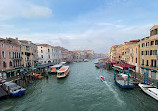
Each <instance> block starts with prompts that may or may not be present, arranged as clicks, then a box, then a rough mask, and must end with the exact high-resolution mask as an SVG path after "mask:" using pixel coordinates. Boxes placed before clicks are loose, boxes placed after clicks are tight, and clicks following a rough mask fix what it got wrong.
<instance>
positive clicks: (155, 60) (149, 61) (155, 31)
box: [109, 25, 158, 80]
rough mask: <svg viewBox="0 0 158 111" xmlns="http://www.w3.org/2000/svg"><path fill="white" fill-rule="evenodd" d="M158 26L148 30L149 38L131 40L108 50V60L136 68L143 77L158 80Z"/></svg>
mask: <svg viewBox="0 0 158 111" xmlns="http://www.w3.org/2000/svg"><path fill="white" fill-rule="evenodd" d="M157 51H158V26H157V25H155V26H153V27H152V28H151V29H150V36H148V37H144V38H143V39H138V40H131V41H129V42H125V43H124V44H121V45H115V46H112V47H111V48H110V51H109V58H110V59H111V60H114V59H115V60H118V61H122V62H126V63H128V64H131V65H134V66H136V71H137V72H139V73H140V74H141V75H144V76H145V77H146V76H148V77H150V78H152V79H157V80H158V53H157Z"/></svg>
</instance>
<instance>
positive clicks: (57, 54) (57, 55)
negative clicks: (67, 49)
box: [52, 46, 62, 64]
mask: <svg viewBox="0 0 158 111" xmlns="http://www.w3.org/2000/svg"><path fill="white" fill-rule="evenodd" d="M61 61H62V54H61V48H59V47H54V46H52V62H53V63H55V64H58V63H60V62H61Z"/></svg>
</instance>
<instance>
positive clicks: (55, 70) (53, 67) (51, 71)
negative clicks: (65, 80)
mask: <svg viewBox="0 0 158 111" xmlns="http://www.w3.org/2000/svg"><path fill="white" fill-rule="evenodd" d="M62 66H63V65H62V64H57V65H54V66H51V67H50V73H57V71H58V70H59V69H60V68H61V67H62Z"/></svg>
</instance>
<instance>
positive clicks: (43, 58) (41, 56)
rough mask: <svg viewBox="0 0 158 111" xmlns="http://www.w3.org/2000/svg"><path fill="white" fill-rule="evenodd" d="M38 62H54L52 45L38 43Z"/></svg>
mask: <svg viewBox="0 0 158 111" xmlns="http://www.w3.org/2000/svg"><path fill="white" fill-rule="evenodd" d="M37 50H38V62H39V63H41V64H47V63H52V62H53V59H52V46H51V45H48V44H39V45H37Z"/></svg>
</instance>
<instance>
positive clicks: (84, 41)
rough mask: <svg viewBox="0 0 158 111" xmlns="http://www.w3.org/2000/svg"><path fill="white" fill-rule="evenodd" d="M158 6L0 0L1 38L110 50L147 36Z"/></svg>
mask: <svg viewBox="0 0 158 111" xmlns="http://www.w3.org/2000/svg"><path fill="white" fill-rule="evenodd" d="M157 8H158V0H152V1H151V0H0V37H3V38H5V37H13V38H15V37H18V38H19V39H20V40H22V39H23V40H31V41H33V42H35V43H48V44H51V45H53V46H57V45H59V46H63V47H65V48H67V49H69V50H84V49H92V50H94V51H95V52H103V53H107V52H108V50H109V47H110V46H112V45H115V44H120V43H123V42H125V41H129V40H133V39H140V38H143V37H145V36H148V35H149V30H150V28H151V27H152V26H153V25H157V24H158V11H157V10H158V9H157Z"/></svg>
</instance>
